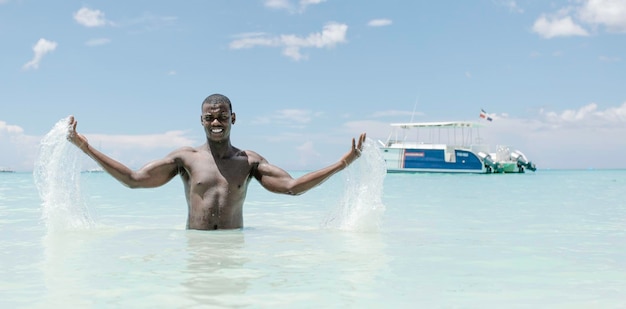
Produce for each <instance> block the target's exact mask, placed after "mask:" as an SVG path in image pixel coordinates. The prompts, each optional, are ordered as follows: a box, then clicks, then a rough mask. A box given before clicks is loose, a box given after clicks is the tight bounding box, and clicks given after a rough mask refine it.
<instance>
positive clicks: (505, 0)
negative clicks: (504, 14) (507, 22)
mask: <svg viewBox="0 0 626 309" xmlns="http://www.w3.org/2000/svg"><path fill="white" fill-rule="evenodd" d="M494 1H495V2H496V3H498V4H500V5H502V6H505V7H507V8H508V9H509V11H511V12H515V13H520V14H521V13H524V10H523V9H522V8H520V7H519V6H518V5H517V2H516V1H513V0H494Z"/></svg>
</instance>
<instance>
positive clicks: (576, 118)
mask: <svg viewBox="0 0 626 309" xmlns="http://www.w3.org/2000/svg"><path fill="white" fill-rule="evenodd" d="M541 115H543V116H544V119H545V121H546V123H547V124H549V125H550V126H551V127H555V128H562V127H567V126H585V127H613V126H624V127H626V102H624V103H623V104H622V105H621V106H618V107H611V108H607V109H605V110H598V105H597V104H596V103H590V104H587V105H585V106H582V107H580V108H579V109H567V110H564V111H562V112H560V113H557V112H547V111H543V110H542V111H541Z"/></svg>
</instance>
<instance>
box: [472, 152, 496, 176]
mask: <svg viewBox="0 0 626 309" xmlns="http://www.w3.org/2000/svg"><path fill="white" fill-rule="evenodd" d="M478 156H479V157H480V158H481V159H482V160H483V163H484V164H485V167H487V172H489V171H490V170H493V172H494V173H501V172H502V166H501V165H500V163H498V162H495V161H494V160H493V159H492V158H491V156H490V155H489V154H486V153H484V152H482V151H481V152H479V153H478Z"/></svg>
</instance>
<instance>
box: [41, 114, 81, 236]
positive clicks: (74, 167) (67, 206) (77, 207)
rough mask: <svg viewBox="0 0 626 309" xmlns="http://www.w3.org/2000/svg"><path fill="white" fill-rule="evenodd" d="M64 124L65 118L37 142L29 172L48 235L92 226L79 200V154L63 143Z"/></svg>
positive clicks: (67, 119) (65, 123) (67, 142)
mask: <svg viewBox="0 0 626 309" xmlns="http://www.w3.org/2000/svg"><path fill="white" fill-rule="evenodd" d="M68 121H69V117H67V118H64V119H61V120H59V121H58V122H57V123H56V124H55V125H54V127H53V128H52V130H50V132H48V134H46V136H45V137H44V138H43V139H42V140H41V142H40V146H39V156H38V158H37V160H35V166H34V169H33V176H34V178H35V184H36V185H37V190H39V196H40V197H41V199H42V219H43V220H44V222H45V224H46V227H47V228H48V232H50V231H54V230H75V229H84V228H88V227H90V226H91V225H92V224H93V221H92V219H91V217H90V215H89V212H88V210H87V207H86V205H85V203H84V201H83V198H82V196H81V188H80V172H81V166H80V160H79V159H80V150H79V149H78V148H77V147H75V146H74V145H72V144H71V143H70V142H69V141H67V139H66V136H67V132H68V129H69V122H68Z"/></svg>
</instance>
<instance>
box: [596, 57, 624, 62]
mask: <svg viewBox="0 0 626 309" xmlns="http://www.w3.org/2000/svg"><path fill="white" fill-rule="evenodd" d="M598 59H600V61H603V62H620V61H622V58H620V57H609V56H600V57H598Z"/></svg>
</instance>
